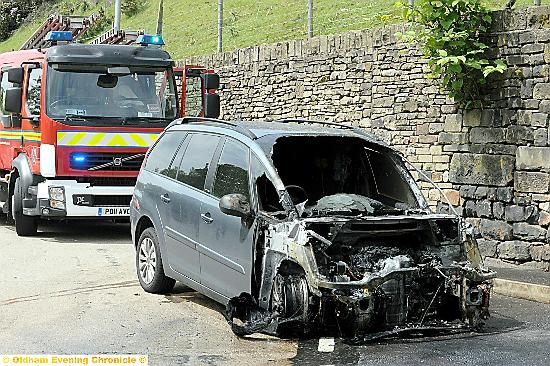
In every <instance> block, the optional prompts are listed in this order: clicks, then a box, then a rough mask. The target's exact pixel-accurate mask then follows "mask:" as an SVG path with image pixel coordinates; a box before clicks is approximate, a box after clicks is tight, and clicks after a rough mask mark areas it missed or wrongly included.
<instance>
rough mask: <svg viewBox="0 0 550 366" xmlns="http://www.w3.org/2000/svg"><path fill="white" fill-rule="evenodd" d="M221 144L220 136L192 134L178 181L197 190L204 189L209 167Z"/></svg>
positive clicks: (179, 171) (182, 161)
mask: <svg viewBox="0 0 550 366" xmlns="http://www.w3.org/2000/svg"><path fill="white" fill-rule="evenodd" d="M219 142H220V137H219V136H214V135H206V134H192V135H191V141H189V145H188V146H187V149H186V150H185V153H184V155H183V159H182V160H181V164H180V166H179V170H178V173H177V176H176V179H177V180H179V181H180V182H182V183H185V184H189V185H190V186H192V187H195V188H197V189H204V182H205V181H206V175H207V174H208V167H209V166H210V162H211V161H212V157H213V156H214V152H215V151H216V148H217V147H218V143H219Z"/></svg>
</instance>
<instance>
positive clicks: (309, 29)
mask: <svg viewBox="0 0 550 366" xmlns="http://www.w3.org/2000/svg"><path fill="white" fill-rule="evenodd" d="M307 36H308V38H311V37H313V0H308V1H307Z"/></svg>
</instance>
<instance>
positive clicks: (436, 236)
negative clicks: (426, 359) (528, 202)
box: [228, 215, 495, 340]
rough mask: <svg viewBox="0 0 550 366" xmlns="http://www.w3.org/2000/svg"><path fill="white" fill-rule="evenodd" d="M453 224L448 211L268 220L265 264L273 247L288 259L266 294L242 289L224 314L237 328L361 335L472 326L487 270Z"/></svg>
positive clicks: (483, 312) (484, 306)
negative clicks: (290, 221) (238, 302)
mask: <svg viewBox="0 0 550 366" xmlns="http://www.w3.org/2000/svg"><path fill="white" fill-rule="evenodd" d="M335 221H336V222H335ZM460 225H461V223H460V222H459V220H458V219H457V218H455V217H453V216H449V215H409V216H386V217H382V218H381V217H373V218H365V219H361V220H357V219H344V218H341V219H339V220H335V219H334V218H310V219H303V220H300V221H299V222H294V223H293V224H282V225H279V226H272V227H270V228H269V230H268V235H267V238H266V242H265V249H266V250H267V252H266V256H265V260H266V261H267V263H266V262H264V264H265V265H266V267H269V260H270V258H273V260H274V261H275V262H276V260H275V259H274V258H280V255H278V254H282V253H284V254H285V257H286V258H288V259H287V260H286V261H283V262H282V263H283V264H282V266H283V267H284V268H279V269H278V270H277V272H279V274H278V275H277V276H278V277H276V278H275V280H274V281H273V282H274V283H273V284H272V286H269V285H267V287H269V292H270V294H269V295H271V296H261V293H260V294H259V295H260V296H259V297H258V298H259V299H260V301H258V302H255V301H254V300H253V297H252V296H249V298H248V300H249V301H248V302H247V303H246V305H244V306H243V307H244V308H246V307H247V306H248V310H245V311H243V310H242V309H243V307H241V309H240V310H239V309H237V307H238V306H236V303H235V302H233V303H231V302H230V304H229V306H228V317H229V319H228V320H230V324H232V327H233V329H234V330H236V333H237V334H239V335H244V334H250V333H251V332H257V331H264V332H267V333H271V334H281V329H283V330H284V329H289V328H292V327H294V330H296V329H300V330H301V331H303V330H306V331H307V330H319V329H322V330H323V331H329V332H331V333H333V334H337V335H339V336H346V337H352V338H354V339H364V340H369V339H377V338H378V337H384V336H391V335H396V334H398V333H399V332H400V331H402V332H411V331H412V330H417V331H419V332H420V331H422V332H431V331H434V330H457V329H467V330H476V329H479V327H480V326H481V325H482V323H483V320H484V319H486V318H487V317H488V315H489V313H488V307H489V298H490V290H491V284H490V281H489V280H490V279H491V278H493V277H494V275H495V273H494V272H490V271H488V270H484V269H482V268H481V263H480V259H479V253H478V251H477V244H476V243H475V241H474V239H473V238H472V237H471V236H470V235H468V234H466V233H465V232H464V231H463V230H462V229H461V227H460ZM295 243H301V244H298V245H296V244H295ZM271 251H276V252H277V253H278V254H275V253H272V254H270V252H271ZM300 268H303V269H304V271H303V272H302V271H300ZM281 273H282V274H281ZM263 290H264V293H265V292H266V291H267V289H266V288H264V289H263ZM266 295H268V294H266ZM245 297H246V295H245ZM269 298H271V301H268V300H267V299H269ZM262 299H263V301H262ZM241 300H242V299H241ZM232 307H233V308H232ZM260 309H263V310H261V311H260ZM259 314H261V315H259ZM236 315H238V316H236ZM235 318H240V322H239V324H238V325H237V324H236V323H234V321H233V320H234V319H235ZM260 324H261V326H260ZM247 327H250V328H249V329H247Z"/></svg>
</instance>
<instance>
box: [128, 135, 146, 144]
mask: <svg viewBox="0 0 550 366" xmlns="http://www.w3.org/2000/svg"><path fill="white" fill-rule="evenodd" d="M130 137H131V138H132V140H134V142H135V143H136V144H137V145H138V146H142V147H147V146H148V145H149V144H147V143H146V142H145V140H143V138H141V136H140V135H139V134H138V133H131V134H130Z"/></svg>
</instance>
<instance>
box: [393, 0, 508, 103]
mask: <svg viewBox="0 0 550 366" xmlns="http://www.w3.org/2000/svg"><path fill="white" fill-rule="evenodd" d="M402 8H403V10H404V16H405V17H406V18H407V19H409V20H412V21H413V22H414V23H415V24H416V25H418V27H415V28H416V29H415V30H411V31H408V32H406V33H404V34H402V36H403V37H404V38H405V39H408V40H409V41H416V42H418V43H419V44H420V45H421V46H422V48H423V52H424V54H425V56H426V57H427V58H428V60H429V61H428V64H429V66H430V73H429V74H428V77H430V78H434V79H438V80H439V82H440V84H441V87H442V88H443V89H444V90H446V91H447V92H448V93H449V96H450V97H451V98H453V99H454V100H455V102H457V103H458V104H459V105H460V106H461V107H464V108H472V107H480V106H481V105H482V100H481V96H480V87H481V86H482V85H483V84H485V83H486V80H487V77H488V76H489V75H491V74H493V73H495V72H498V73H503V72H504V70H506V68H507V66H506V63H505V62H504V61H503V60H500V59H498V60H488V59H487V57H486V56H485V51H486V50H487V48H488V46H487V45H486V44H485V43H484V42H483V41H482V40H481V37H480V35H482V34H483V33H485V32H486V31H487V30H488V29H489V26H490V25H491V22H492V17H491V13H490V11H489V10H487V9H486V8H485V7H484V6H483V5H482V4H481V2H480V0H420V1H418V2H417V3H416V5H415V8H414V9H410V8H409V7H408V6H407V5H406V4H402Z"/></svg>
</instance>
